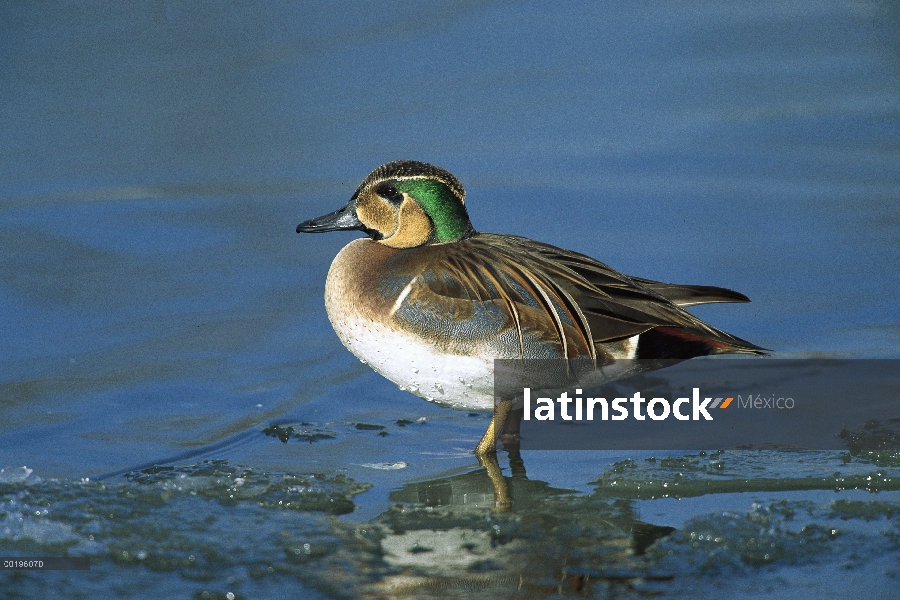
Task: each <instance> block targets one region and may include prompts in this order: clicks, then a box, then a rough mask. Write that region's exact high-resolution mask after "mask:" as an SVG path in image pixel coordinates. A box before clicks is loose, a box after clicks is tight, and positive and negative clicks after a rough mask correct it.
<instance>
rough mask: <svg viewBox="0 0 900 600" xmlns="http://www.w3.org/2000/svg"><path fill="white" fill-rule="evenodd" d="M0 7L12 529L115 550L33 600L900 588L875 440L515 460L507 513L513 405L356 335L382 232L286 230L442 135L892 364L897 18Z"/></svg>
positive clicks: (620, 255) (536, 222) (594, 10)
mask: <svg viewBox="0 0 900 600" xmlns="http://www.w3.org/2000/svg"><path fill="white" fill-rule="evenodd" d="M0 11H2V14H0V33H2V35H0V40H2V42H0V52H2V56H0V64H2V65H3V67H2V69H0V106H2V107H3V110H2V113H0V114H2V117H0V165H2V168H0V198H2V202H0V207H2V208H0V315H2V316H3V318H2V319H0V340H2V342H3V343H2V344H0V468H3V471H2V472H0V554H18V555H52V556H57V555H66V554H71V555H89V556H91V557H92V568H91V571H90V572H87V573H85V572H78V571H72V572H62V571H61V572H53V573H36V572H27V573H26V572H17V573H10V572H3V573H0V585H2V588H3V590H4V595H8V596H11V597H23V598H26V597H27V598H31V597H41V596H49V595H51V594H55V592H56V591H58V590H60V589H65V590H66V591H67V593H69V595H71V596H73V597H110V596H124V597H141V596H145V595H147V594H148V593H150V594H156V595H158V596H163V597H166V596H169V597H190V598H195V597H196V598H201V597H203V598H206V597H212V598H225V597H227V594H232V595H233V596H235V597H260V596H273V595H284V594H286V593H288V592H287V590H291V591H292V592H293V593H294V594H295V595H305V596H309V597H316V596H323V597H329V596H346V597H355V596H360V595H369V596H373V597H381V596H394V597H423V596H424V597H428V596H439V595H447V594H450V595H454V594H455V595H458V596H464V595H465V596H472V595H474V596H476V597H478V596H488V595H490V596H498V595H499V596H506V595H515V594H516V593H525V594H532V595H537V596H545V595H548V594H553V593H556V594H559V595H563V596H565V595H570V594H571V595H579V594H580V595H588V596H600V597H603V596H613V595H618V596H624V597H630V596H646V595H650V594H661V595H663V596H671V597H678V596H682V595H688V594H690V595H691V596H695V597H721V596H729V595H735V594H741V595H744V596H748V597H752V596H754V595H757V596H760V597H762V596H765V595H770V594H773V593H774V594H776V595H781V596H784V597H788V596H790V597H807V598H813V597H820V596H826V595H831V596H834V595H837V596H841V595H845V596H849V595H854V596H856V595H859V594H860V593H861V592H865V593H866V595H868V596H871V597H879V596H880V597H888V596H889V595H890V594H891V592H892V590H895V589H896V588H897V585H898V576H900V563H898V562H897V556H898V552H897V550H898V540H900V530H898V522H900V521H898V516H897V514H898V507H900V499H898V492H897V490H898V485H897V481H898V479H897V477H898V475H900V473H898V464H897V463H896V461H895V460H894V457H892V456H891V455H885V454H879V453H877V452H874V453H873V452H867V451H863V452H858V453H856V454H854V455H852V456H851V455H848V454H846V453H840V452H822V453H801V454H797V453H781V454H779V453H770V454H759V453H756V454H740V453H737V454H736V453H732V454H728V453H726V454H724V455H712V454H707V455H699V454H688V455H685V453H672V452H632V453H628V454H627V455H617V454H615V453H608V452H606V453H604V452H594V453H589V452H584V453H583V452H575V453H568V454H566V455H561V454H559V453H555V452H524V453H523V455H522V460H523V465H521V464H519V463H518V462H517V461H515V460H513V461H512V463H510V461H509V459H508V457H507V456H505V455H504V454H503V453H501V466H502V467H503V469H504V474H505V475H506V476H507V478H508V484H509V487H510V492H511V494H512V495H513V499H514V503H513V508H512V510H510V511H508V512H502V511H501V512H498V511H495V510H493V508H492V505H493V494H492V487H491V483H490V480H489V479H488V477H487V476H486V474H485V472H484V471H483V470H482V469H481V468H480V467H479V465H478V463H477V461H476V460H475V458H474V457H473V456H472V455H471V453H470V450H471V448H472V447H474V444H475V442H476V441H477V439H478V437H479V436H480V435H481V433H482V432H483V430H484V427H485V426H486V423H487V415H481V414H469V413H465V412H458V411H452V410H448V409H443V408H440V407H438V406H435V405H432V404H429V403H426V402H424V401H422V400H420V399H418V398H415V397H414V396H412V395H411V394H409V393H406V392H401V391H399V390H397V389H396V387H394V386H393V385H392V384H390V383H388V382H386V381H384V380H383V379H381V378H380V377H379V376H377V375H375V374H374V373H372V372H371V370H370V369H369V368H368V367H367V366H365V365H362V364H360V363H359V362H358V361H357V360H356V359H355V358H353V357H352V356H351V355H350V354H349V353H348V352H347V351H346V350H345V349H344V348H343V347H342V346H341V345H340V342H339V341H338V340H337V338H336V336H335V335H334V333H333V332H332V331H331V328H330V326H329V324H328V321H327V318H326V316H325V312H324V307H323V301H322V290H323V287H324V278H325V273H326V272H327V268H328V265H329V264H330V261H331V259H332V258H333V257H334V255H335V254H336V253H337V251H338V250H339V249H340V247H341V246H342V245H343V244H345V243H347V242H348V241H349V240H350V239H353V237H354V235H352V234H337V233H335V234H329V235H323V236H297V235H296V234H294V233H293V229H294V227H295V226H296V224H297V223H298V222H300V221H302V220H305V219H307V218H310V217H313V216H318V215H320V214H324V213H326V212H329V211H331V210H334V209H335V208H338V207H339V206H341V205H342V204H343V203H344V202H346V200H347V199H348V198H349V196H350V194H351V193H352V191H353V189H355V187H356V185H357V184H358V182H359V181H360V180H361V179H362V178H363V177H364V176H365V175H366V174H367V173H368V172H369V171H370V170H371V169H373V168H374V167H376V166H378V165H379V164H381V163H383V162H386V161H388V160H393V159H397V158H413V159H417V160H425V161H428V162H433V163H435V164H438V165H441V166H443V167H445V168H448V169H449V170H451V171H452V172H453V173H454V174H455V175H457V176H458V177H459V179H460V180H461V181H462V182H463V184H464V185H465V186H466V189H467V191H468V197H467V205H468V206H469V211H470V215H471V217H472V221H473V224H474V225H475V227H476V228H477V229H480V230H483V231H495V232H505V233H515V234H518V235H524V236H528V237H532V238H535V239H539V240H541V241H544V242H548V243H551V244H556V245H559V246H563V247H567V248H571V249H573V250H576V251H580V252H583V253H586V254H589V255H592V256H595V257H597V258H599V259H600V260H603V261H604V262H606V263H608V264H610V265H612V266H614V267H615V268H618V269H620V270H622V271H623V272H626V273H629V274H634V275H638V276H642V277H647V278H652V279H660V280H664V281H676V282H684V283H698V284H710V285H721V286H726V287H731V288H734V289H737V290H739V291H741V292H743V293H745V294H747V295H748V296H750V297H751V298H752V299H753V300H754V302H753V304H750V305H731V306H709V307H700V308H698V309H696V310H695V312H696V314H698V315H699V316H700V317H701V318H704V319H707V320H709V321H710V322H712V323H713V324H715V325H716V326H718V327H720V328H722V329H724V330H726V331H729V332H731V333H733V334H735V335H738V336H740V337H742V338H745V339H748V340H750V341H752V342H754V343H757V344H759V345H761V346H764V347H767V348H772V349H774V350H776V352H777V354H778V355H779V356H783V357H813V356H816V357H818V356H834V357H850V358H853V357H890V358H897V357H898V354H897V347H898V342H900V326H898V323H897V315H898V314H900V310H898V308H900V301H898V298H900V293H898V292H900V285H898V278H897V276H896V273H897V270H898V265H900V260H898V257H900V245H898V244H897V240H898V239H900V208H898V202H897V200H898V199H900V198H898V190H900V143H898V139H900V120H898V116H900V37H898V35H897V32H898V31H900V13H898V11H897V8H896V6H895V5H894V4H892V3H887V2H872V3H865V2H859V3H853V2H821V3H819V2H796V3H787V4H781V5H770V4H766V3H749V2H748V3H742V4H740V5H735V4H733V3H730V4H728V5H721V4H720V3H703V2H694V3H681V4H679V5H678V6H669V5H651V4H641V5H634V6H632V5H629V6H622V5H619V4H595V3H585V4H583V5H568V6H566V7H555V8H550V7H544V6H542V5H539V4H532V3H522V2H506V3H497V4H493V5H489V6H482V5H474V4H468V3H456V4H451V5H447V4H444V3H442V4H440V5H438V4H426V3H420V2H417V3H394V4H391V5H388V6H384V5H382V6H380V7H379V10H377V11H373V10H371V8H370V7H364V6H348V5H347V4H346V3H334V4H331V5H326V4H321V3H320V4H317V5H316V6H315V7H312V6H305V5H304V6H296V7H289V6H286V5H285V6H270V5H265V6H255V5H252V4H245V5H242V6H241V7H226V8H221V7H220V8H216V9H211V8H208V7H200V6H198V5H195V4H193V3H181V2H164V1H160V2H156V3H152V4H151V3H148V4H146V5H136V6H126V5H122V4H120V3H104V2H97V3H93V4H66V3H59V4H55V5H51V6H42V7H41V8H37V7H32V6H30V5H27V4H10V5H7V6H5V7H3V8H2V9H0ZM895 416H897V415H895ZM290 428H292V429H290ZM267 433H268V435H267ZM282 439H284V440H286V441H284V442H283V441H282ZM711 456H714V460H712V459H710V457H711ZM651 458H652V459H653V460H650V459H651ZM663 460H666V461H667V462H666V463H665V464H662V462H661V461H663ZM629 461H630V462H629ZM714 465H720V466H714ZM523 469H524V473H523ZM525 473H527V475H526V474H525ZM613 481H615V482H616V484H615V485H612V482H613ZM670 488H671V489H676V488H677V491H675V492H672V491H671V490H670ZM670 528H675V531H674V532H673V531H672V530H671V529H670ZM666 534H668V535H666ZM656 540H659V541H658V542H657V543H656V544H653V542H654V541H656ZM307 545H308V547H307ZM191 557H193V558H191ZM836 572H837V573H839V574H840V576H839V577H835V573H836ZM723 574H724V575H725V576H724V577H723ZM517 590H518V592H517ZM204 594H205V595H204Z"/></svg>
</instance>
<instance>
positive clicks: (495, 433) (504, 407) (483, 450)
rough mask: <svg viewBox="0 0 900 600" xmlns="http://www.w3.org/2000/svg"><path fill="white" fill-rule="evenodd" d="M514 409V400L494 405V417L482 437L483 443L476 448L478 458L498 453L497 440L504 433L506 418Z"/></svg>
mask: <svg viewBox="0 0 900 600" xmlns="http://www.w3.org/2000/svg"><path fill="white" fill-rule="evenodd" d="M511 408H512V400H501V401H500V402H499V403H497V404H495V405H494V415H493V416H492V417H491V422H490V423H488V427H487V431H485V432H484V435H483V436H482V437H481V441H480V442H478V445H477V446H475V455H476V456H485V455H486V454H496V453H497V438H499V437H500V433H501V432H502V431H503V425H504V423H506V417H507V415H509V411H510V409H511Z"/></svg>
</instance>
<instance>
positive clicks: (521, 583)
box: [376, 450, 674, 597]
mask: <svg viewBox="0 0 900 600" xmlns="http://www.w3.org/2000/svg"><path fill="white" fill-rule="evenodd" d="M509 454H510V456H509V460H510V465H511V467H512V469H511V471H512V474H511V476H509V477H503V476H502V475H501V476H500V477H501V478H502V482H501V483H499V485H502V486H503V488H504V492H503V493H504V495H505V496H504V498H505V500H506V501H505V502H501V501H498V500H497V488H498V481H497V480H496V479H495V475H494V473H492V472H491V467H489V466H486V465H485V468H484V469H478V470H474V471H470V472H468V473H465V474H462V475H457V476H453V477H446V478H441V479H435V480H431V481H424V482H418V483H412V484H408V485H405V486H403V487H401V488H400V489H398V490H395V491H393V492H391V494H390V499H391V500H392V501H394V502H397V503H399V504H398V505H396V506H394V507H392V508H391V509H390V510H389V511H388V512H386V513H385V514H383V515H381V517H379V519H378V520H379V521H380V522H382V523H385V524H386V525H387V526H388V527H389V528H390V531H391V532H392V533H391V534H390V535H388V536H386V537H384V538H383V539H382V540H381V548H382V550H383V551H384V553H385V556H384V559H385V561H386V562H387V563H388V564H390V565H391V566H393V567H396V568H397V569H399V571H398V572H397V573H395V574H392V575H390V576H389V577H386V578H385V579H384V580H383V581H381V582H379V583H378V584H377V586H376V589H378V590H380V591H382V592H390V594H391V596H392V597H394V596H396V597H407V596H409V597H418V596H419V595H421V594H425V595H428V596H431V595H435V596H439V595H440V594H442V593H453V592H456V593H461V592H464V591H466V590H470V591H472V590H476V591H481V592H491V591H494V592H509V591H518V592H521V593H526V594H535V593H536V594H542V595H543V594H552V593H566V592H585V593H588V590H591V589H596V587H597V586H606V587H608V586H613V587H623V588H629V587H631V586H632V585H633V584H634V583H635V582H636V581H637V580H638V579H641V580H642V581H666V580H668V579H671V575H670V574H657V573H652V572H648V570H647V569H646V568H645V566H644V565H643V563H642V560H641V559H640V556H641V555H643V554H644V552H645V551H646V550H647V548H649V547H650V546H651V545H652V544H653V543H654V542H656V541H657V540H658V539H660V538H662V537H664V536H666V535H668V534H670V533H671V532H673V531H674V528H672V527H661V526H655V525H651V524H649V523H644V522H642V521H640V520H638V519H637V518H636V512H635V509H634V505H633V503H632V502H631V501H629V500H617V499H613V498H603V499H600V498H599V497H596V496H594V495H591V496H586V497H579V496H575V495H573V494H574V492H573V490H566V489H559V488H554V487H551V486H550V485H548V484H547V483H546V482H543V481H536V480H531V479H528V477H527V476H526V473H525V468H524V463H523V461H522V459H521V456H520V455H519V453H518V451H516V450H512V451H510V452H509ZM494 463H496V459H494ZM497 471H498V472H499V468H497ZM497 507H499V508H501V509H502V510H499V511H498V510H494V509H495V508H497Z"/></svg>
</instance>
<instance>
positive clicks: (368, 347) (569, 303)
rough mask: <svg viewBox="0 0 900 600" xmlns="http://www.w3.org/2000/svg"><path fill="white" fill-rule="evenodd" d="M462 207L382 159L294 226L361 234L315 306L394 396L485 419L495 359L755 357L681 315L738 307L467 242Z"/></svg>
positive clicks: (519, 240)
mask: <svg viewBox="0 0 900 600" xmlns="http://www.w3.org/2000/svg"><path fill="white" fill-rule="evenodd" d="M465 197H466V193H465V190H464V189H463V186H462V185H461V184H460V182H459V181H458V180H457V179H456V177H454V176H453V175H451V174H450V173H449V172H447V171H445V170H444V169H441V168H438V167H435V166H433V165H429V164H426V163H422V162H415V161H395V162H390V163H387V164H385V165H382V166H380V167H378V168H377V169H375V170H374V171H372V173H370V174H369V176H368V177H366V178H365V179H364V180H363V182H362V183H361V184H360V186H359V188H357V190H356V192H355V193H354V194H353V197H352V198H350V201H349V202H348V203H347V205H346V206H344V207H343V208H341V209H339V210H337V211H335V212H333V213H330V214H327V215H324V216H322V217H318V218H315V219H310V220H309V221H305V222H303V223H301V224H300V225H298V226H297V232H298V233H318V232H325V231H340V230H359V231H362V232H364V233H365V234H366V235H367V236H368V238H362V239H358V240H354V241H352V242H350V243H349V244H347V246H345V247H344V248H343V249H342V250H341V251H340V253H339V254H338V255H337V257H336V258H335V259H334V262H333V263H332V264H331V269H330V270H329V271H328V278H327V281H326V283H325V308H326V310H327V312H328V318H329V319H330V320H331V323H332V325H333V326H334V330H335V332H337V335H338V337H339V338H340V339H341V342H343V344H344V345H345V346H346V347H347V349H349V350H350V351H351V352H352V353H353V354H355V355H356V356H357V357H358V358H359V359H360V360H362V361H363V362H365V363H367V364H368V365H370V366H371V367H372V368H373V369H374V370H375V371H377V372H378V373H380V374H381V375H383V376H384V377H386V378H387V379H389V380H391V381H393V382H394V383H396V384H397V385H398V386H400V389H403V390H408V391H410V392H412V393H413V394H416V395H418V396H421V397H422V398H425V399H426V400H431V401H434V402H438V403H440V404H443V405H446V406H450V407H454V408H459V409H465V410H482V411H486V410H492V409H494V408H495V407H494V393H493V368H494V365H493V361H494V359H497V358H503V359H516V358H525V359H550V358H556V359H573V358H590V359H592V360H595V361H596V360H602V361H604V362H606V363H608V362H610V361H614V360H617V359H631V358H641V359H687V358H692V357H695V356H703V355H709V354H722V353H745V354H764V351H763V349H762V348H760V347H759V346H755V345H754V344H751V343H750V342H747V341H744V340H742V339H739V338H737V337H734V336H732V335H729V334H727V333H725V332H723V331H720V330H718V329H716V328H714V327H712V326H710V325H707V324H706V323H704V322H703V321H701V320H700V319H698V318H697V317H695V316H693V315H692V314H690V313H689V312H687V311H686V310H684V307H685V306H691V305H695V304H705V303H710V302H749V299H748V298H747V297H746V296H744V295H742V294H739V293H737V292H734V291H731V290H727V289H723V288H718V287H710V286H694V285H673V284H668V283H660V282H657V281H650V280H647V279H640V278H637V277H629V276H627V275H623V274H622V273H619V272H617V271H615V270H614V269H612V268H610V267H608V266H607V265H605V264H603V263H601V262H598V261H596V260H594V259H593V258H590V257H588V256H585V255H583V254H578V253H576V252H571V251H569V250H563V249H562V248H557V247H555V246H551V245H549V244H543V243H541V242H536V241H534V240H530V239H526V238H523V237H517V236H513V235H501V234H494V233H481V232H478V231H475V229H474V228H473V227H472V224H471V222H470V221H469V216H468V213H467V212H466V205H465ZM498 406H499V405H498ZM505 420H506V414H505V412H504V411H499V410H495V411H494V416H493V418H492V419H491V423H490V425H489V426H488V429H487V432H486V433H485V435H484V437H483V438H482V440H481V442H480V443H479V444H478V447H477V448H476V450H475V452H476V454H478V455H479V456H483V455H485V454H488V453H493V452H495V447H496V446H495V443H496V439H497V438H498V436H499V435H500V432H501V431H502V429H503V424H504V421H505Z"/></svg>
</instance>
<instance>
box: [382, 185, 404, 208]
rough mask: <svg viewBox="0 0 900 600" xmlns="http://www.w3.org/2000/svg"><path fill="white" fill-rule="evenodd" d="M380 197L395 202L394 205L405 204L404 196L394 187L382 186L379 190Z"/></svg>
mask: <svg viewBox="0 0 900 600" xmlns="http://www.w3.org/2000/svg"><path fill="white" fill-rule="evenodd" d="M375 191H376V192H378V195H379V196H381V197H382V198H384V199H385V200H387V201H388V202H393V203H394V204H400V203H401V202H403V194H401V193H400V192H399V191H398V190H397V188H395V187H394V186H392V185H387V184H386V185H382V186H380V187H379V188H378V189H377V190H375Z"/></svg>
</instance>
